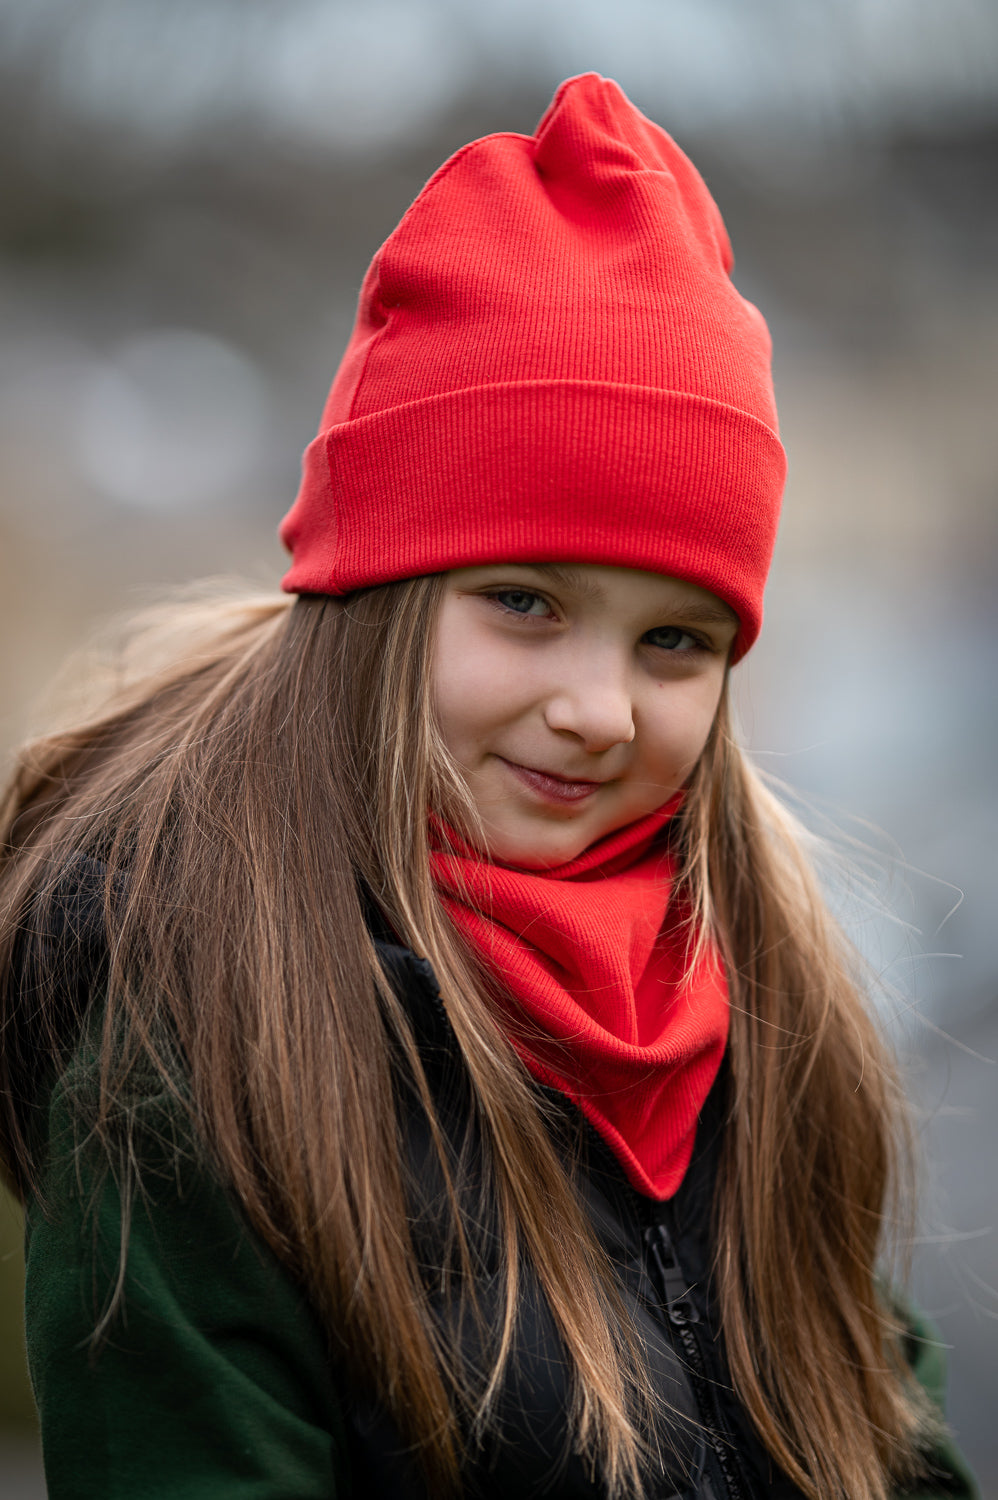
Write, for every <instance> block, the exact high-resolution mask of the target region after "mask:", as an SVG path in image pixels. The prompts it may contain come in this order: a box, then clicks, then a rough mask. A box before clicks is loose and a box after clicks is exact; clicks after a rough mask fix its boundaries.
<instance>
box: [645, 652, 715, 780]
mask: <svg viewBox="0 0 998 1500" xmlns="http://www.w3.org/2000/svg"><path fill="white" fill-rule="evenodd" d="M723 682H724V679H723V674H718V676H717V678H716V679H715V678H714V677H713V675H712V676H711V677H710V678H709V679H696V680H694V681H691V682H685V683H668V682H663V683H659V684H658V692H657V695H656V700H655V733H654V735H653V737H652V739H653V746H654V753H655V754H656V755H657V756H658V757H659V759H660V760H661V761H662V762H663V763H664V764H665V765H667V766H668V768H669V769H670V770H673V771H677V772H681V773H682V774H683V775H687V774H688V773H689V772H690V771H691V770H692V768H693V765H694V764H695V762H696V761H697V760H698V759H699V757H700V753H701V751H702V750H703V748H704V746H705V745H706V743H707V739H708V737H709V735H710V731H711V726H712V725H713V723H714V717H715V715H716V713H717V706H718V703H719V702H720V697H721V689H722V687H723Z"/></svg>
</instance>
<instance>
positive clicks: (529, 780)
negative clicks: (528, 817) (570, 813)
mask: <svg viewBox="0 0 998 1500" xmlns="http://www.w3.org/2000/svg"><path fill="white" fill-rule="evenodd" d="M499 759H501V760H503V764H504V765H507V766H508V767H509V769H510V770H511V771H512V772H513V774H514V776H516V777H517V779H518V780H519V781H521V782H522V783H523V785H524V786H526V787H529V789H530V790H531V791H532V792H535V793H536V794H537V795H538V796H540V797H543V798H545V799H546V800H547V801H549V802H558V803H562V804H564V803H566V802H582V801H584V800H585V798H586V797H590V796H592V794H593V792H595V791H597V790H598V789H599V788H600V787H601V786H602V785H603V782H602V781H567V780H566V779H565V777H564V776H556V775H554V774H553V773H552V772H550V771H535V770H532V769H531V767H530V766H520V765H517V763H516V761H513V760H505V759H503V757H501V756H500V757H499Z"/></svg>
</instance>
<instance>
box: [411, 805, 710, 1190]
mask: <svg viewBox="0 0 998 1500" xmlns="http://www.w3.org/2000/svg"><path fill="white" fill-rule="evenodd" d="M680 800H681V795H680V796H678V797H674V798H673V799H672V800H671V801H670V802H667V803H666V804H665V806H664V807H661V808H659V809H658V811H657V812H654V813H651V814H649V816H648V817H645V818H640V819H639V820H638V821H637V822H636V823H631V824H629V825H628V826H627V827H626V828H621V829H619V830H618V831H617V832H616V833H612V834H609V835H608V836H607V837H606V838H604V839H600V840H599V841H598V842H597V843H595V844H593V845H592V846H591V847H590V848H589V849H587V850H585V851H584V853H582V854H580V855H579V856H578V858H577V859H573V860H570V861H569V862H568V863H567V864H563V865H558V866H557V867H556V868H554V869H550V870H543V871H530V870H519V869H512V868H510V867H508V866H503V865H496V864H491V863H490V862H489V861H487V860H483V859H482V858H481V857H480V856H479V855H478V854H476V853H475V852H474V850H472V849H471V848H470V847H469V846H468V845H467V844H465V843H464V842H463V841H462V840H461V839H460V838H459V837H458V836H457V835H456V834H454V833H453V832H452V831H451V830H448V829H446V828H444V827H443V826H442V825H439V824H438V825H437V829H436V838H437V848H435V850H434V851H433V855H432V867H433V875H434V879H435V881H436V883H437V889H438V890H439V892H440V894H441V897H442V899H443V902H444V905H445V907H446V909H447V911H448V913H449V914H450V916H451V917H452V919H453V920H454V921H455V923H456V924H457V926H458V928H459V930H460V931H461V932H462V933H463V934H464V935H465V937H466V938H467V939H468V940H469V942H470V943H471V945H472V947H473V948H474V949H475V950H477V952H478V953H479V955H480V956H481V958H482V959H483V960H484V962H485V964H486V966H487V967H488V968H489V969H490V970H491V971H492V972H493V973H494V974H496V975H497V976H498V978H499V980H500V981H501V984H502V987H503V990H504V991H505V992H506V993H507V994H508V995H509V996H510V999H511V1003H513V1004H515V1005H516V1006H517V1007H518V1008H517V1009H511V1011H510V1016H509V1021H510V1035H511V1039H512V1041H513V1045H514V1046H515V1047H516V1050H517V1052H518V1053H519V1054H520V1056H521V1057H522V1059H523V1061H524V1063H525V1064H526V1066H527V1068H529V1070H530V1072H531V1073H532V1074H533V1075H534V1077H535V1078H537V1079H538V1080H539V1081H540V1082H541V1083H544V1084H549V1085H552V1086H553V1087H555V1088H556V1089H558V1090H560V1091H561V1092H562V1093H564V1094H566V1095H567V1096H568V1097H569V1098H570V1099H573V1100H574V1101H575V1102H576V1103H577V1104H578V1106H579V1108H580V1109H581V1110H582V1112H583V1113H584V1114H585V1115H586V1116H587V1117H588V1119H589V1120H590V1121H591V1122H592V1124H593V1125H594V1126H595V1127H596V1129H597V1130H598V1131H599V1133H600V1135H601V1136H602V1137H603V1138H604V1140H605V1141H607V1143H608V1144H609V1145H610V1147H611V1148H612V1149H613V1151H614V1153H615V1154H616V1156H617V1158H618V1160H619V1161H620V1163H621V1166H622V1167H623V1169H624V1171H625V1172H626V1174H627V1177H628V1180H629V1181H630V1182H631V1184H632V1185H633V1186H634V1187H635V1188H637V1189H638V1191H639V1192H641V1193H645V1194H646V1195H648V1196H649V1197H652V1198H669V1197H671V1196H672V1194H673V1193H674V1192H675V1191H676V1189H677V1188H678V1187H679V1184H680V1183H681V1182H682V1180H683V1174H684V1173H685V1171H686V1168H687V1166H688V1165H689V1160H690V1155H691V1153H692V1150H693V1138H694V1134H695V1131H696V1125H697V1118H698V1115H699V1112H700V1109H701V1107H702V1105H703V1103H704V1100H705V1099H706V1097H707V1094H708V1093H709V1091H710V1087H711V1084H712V1083H713V1082H714V1079H715V1077H716V1076H717V1071H718V1068H719V1067H720V1065H721V1058H722V1056H723V1054H724V1047H725V1043H726V1041H727V1035H728V991H727V984H726V982H725V977H724V971H723V968H722V966H721V962H720V958H719V957H718V956H717V955H716V954H710V955H708V957H707V959H706V960H705V961H704V962H702V963H701V964H700V965H698V966H697V967H696V968H695V969H694V970H693V972H692V973H689V974H687V973H686V929H685V926H684V918H685V912H684V911H683V910H682V909H681V908H680V904H679V903H678V902H677V901H674V900H673V899H672V886H673V876H674V863H675V862H674V859H673V856H672V855H671V854H670V853H669V852H668V850H667V849H665V848H663V846H662V842H661V840H657V839H656V836H657V835H658V834H660V833H661V831H662V829H663V828H664V827H665V825H666V824H667V823H668V821H669V819H670V818H671V817H672V814H673V813H674V812H675V810H676V808H677V807H678V805H679V802H680Z"/></svg>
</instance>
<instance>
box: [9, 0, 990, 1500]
mask: <svg viewBox="0 0 998 1500" xmlns="http://www.w3.org/2000/svg"><path fill="white" fill-rule="evenodd" d="M590 69H592V70H596V71H599V72H602V73H604V74H606V75H609V76H612V77H615V78H616V79H617V80H618V81H619V82H620V83H621V84H622V86H623V87H624V88H625V90H626V91H627V92H628V93H629V94H630V96H631V97H632V98H633V99H634V100H635V102H636V103H637V104H638V105H639V106H640V107H641V108H642V109H644V111H645V112H646V113H647V114H649V115H651V116H652V117H653V118H654V119H656V120H658V121H659V122H660V123H662V124H663V125H664V126H665V127H666V128H667V129H668V130H669V131H670V132H671V133H672V134H673V135H675V136H676V138H677V139H678V140H679V142H680V144H681V145H683V146H684V148H685V149H686V150H687V151H688V152H689V154H690V155H691V156H692V157H693V159H694V160H695V161H696V163H697V164H698V166H699V167H700V168H701V170H702V171H703V173H704V175H705V176H706V178H707V181H708V183H709V185H710V187H711V189H712V191H713V193H714V195H715V197H716V198H717V200H718V202H719V204H720V206H721V209H722V212H723V214H724V216H725V218H726V220H727V223H728V227H729V230H730V232H731V237H732V240H733V242H734V246H735V253H736V257H737V266H736V272H735V277H736V280H737V282H738V284H739V286H740V288H741V289H742V291H743V292H745V294H746V295H748V296H750V297H751V298H752V299H753V300H755V301H756V302H758V304H759V305H760V306H761V307H762V309H763V311H764V313H765V315H766V317H767V318H768V319H769V322H770V325H771V327H772V330H773V335H774V340H775V346H776V379H777V389H778V395H779V398H780V408H781V413H782V420H783V426H784V434H785V439H786V443H787V446H788V449H789V452H790V462H791V473H790V484H789V489H788V495H787V503H786V510H785V520H784V524H783V529H782V534H781V538H780V543H779V546H778V550H777V557H776V563H775V566H774V571H773V577H772V584H771V588H770V593H769V596H768V621H767V628H766V631H765V633H764V635H763V639H762V642H761V643H760V645H759V646H758V647H757V648H756V649H755V650H754V651H753V653H752V655H751V656H750V658H749V660H748V661H747V662H746V663H745V664H744V665H743V666H742V667H740V668H739V670H738V677H739V699H740V702H741V712H742V718H743V724H744V729H745V733H746V736H747V738H748V740H749V742H750V744H751V745H752V747H753V749H754V750H755V752H756V753H757V755H758V757H759V759H760V762H761V764H762V765H763V766H764V767H765V768H766V769H768V770H770V771H772V772H773V773H774V774H776V775H777V776H779V777H780V778H782V779H783V780H784V781H785V782H786V783H788V784H789V786H790V787H791V788H793V789H794V790H795V791H796V792H797V793H799V794H800V795H801V796H802V797H803V798H804V799H805V800H806V802H807V804H808V806H809V807H810V808H811V809H812V812H811V813H810V814H809V816H811V817H812V818H813V819H815V820H817V821H818V822H822V821H830V823H831V824H833V825H835V826H837V827H839V828H840V829H842V830H843V831H844V833H845V835H846V836H847V838H851V839H857V840H859V841H861V843H862V844H863V846H864V848H865V849H866V850H867V851H870V850H872V851H873V852H872V853H871V852H866V853H861V854H860V856H859V857H860V864H861V865H862V867H863V870H864V871H865V875H864V876H863V877H862V878H858V879H857V881H856V882H855V884H854V887H853V888H852V889H847V888H846V887H845V886H843V884H842V882H841V881H840V882H839V883H838V885H837V887H836V899H841V901H842V905H843V911H844V913H845V915H846V918H847V920H848V921H849V922H850V923H851V924H852V928H853V931H854V933H855V935H856V937H857V939H858V941H859V942H860V943H861V945H862V946H863V948H864V951H866V952H867V954H868V955H869V956H870V958H871V960H872V962H873V963H874V964H875V966H876V968H877V970H878V973H879V974H880V975H881V976H882V978H883V980H884V982H885V985H886V986H887V987H888V988H889V989H890V990H891V991H892V992H893V994H894V999H893V1001H892V1002H891V1004H890V1009H891V1011H892V1017H893V1019H892V1024H893V1026H894V1028H895V1032H896V1034H897V1036H898V1039H899V1042H900V1044H901V1046H902V1047H903V1049H904V1051H905V1055H906V1058H907V1060H908V1064H909V1075H910V1078H911V1089H912V1094H913V1097H914V1099H915V1101H916V1104H917V1107H918V1109H919V1113H920V1120H921V1122H922V1124H921V1132H922V1137H923V1140H924V1145H925V1150H926V1156H927V1160H928V1167H927V1177H926V1184H927V1185H926V1194H925V1203H924V1208H923V1215H922V1226H921V1232H920V1235H919V1244H918V1247H917V1251H916V1286H917V1293H918V1295H919V1297H920V1298H921V1300H922V1302H923V1304H924V1305H925V1306H926V1307H927V1308H928V1310H929V1311H930V1312H931V1313H932V1315H933V1316H934V1317H935V1319H936V1321H937V1323H938V1324H939V1325H940V1326H941V1328H942V1330H943V1334H944V1337H945V1339H946V1341H947V1343H948V1344H949V1345H951V1346H952V1354H951V1370H952V1379H951V1398H950V1415H951V1419H952V1422H953V1424H954V1426H955V1427H956V1429H957V1432H958V1434H959V1438H960V1441H961V1443H962V1445H963V1447H964V1449H965V1451H966V1452H967V1454H968V1455H969V1456H970V1458H971V1460H972V1462H973V1463H974V1465H975V1466H976V1469H977V1471H978V1474H979V1477H980V1480H981V1482H982V1486H983V1488H984V1493H985V1494H986V1495H998V1442H996V1426H995V1422H994V1402H995V1391H996V1389H998V1357H996V1322H995V1318H996V1313H998V1301H996V1297H995V1293H994V1291H993V1288H994V1287H995V1286H996V1284H998V1237H996V1234H995V1231H994V1222H995V1216H996V1212H998V1208H996V1204H998V1167H996V1151H995V1143H996V1134H998V1132H996V1126H998V1091H996V1086H995V1085H996V1080H998V1072H996V1065H995V1058H996V1056H998V950H996V947H995V943H994V939H993V929H994V926H995V898H996V880H995V861H996V856H995V848H996V842H998V785H996V779H995V776H994V766H995V746H996V738H995V729H996V718H998V711H996V694H995V682H996V665H998V663H996V649H995V624H996V621H995V614H996V598H995V591H994V587H993V574H994V566H995V559H996V554H998V496H996V477H998V443H996V435H995V434H996V427H998V423H996V406H995V389H996V366H998V195H996V192H995V186H996V183H998V171H996V169H998V7H996V6H995V5H994V3H993V0H948V3H947V4H946V5H945V6H941V5H939V4H937V3H935V0H810V3H809V4H807V5H801V4H799V3H798V0H614V3H613V5H612V6H611V5H608V4H598V3H596V0H571V3H569V0H529V3H528V0H488V3H487V4H481V3H477V0H365V3H364V5H362V6H361V5H358V4H356V3H355V4H346V3H339V0H172V3H171V4H170V5H163V4H162V3H160V0H32V4H31V5H30V6H28V5H25V4H24V3H23V0H0V118H2V123H3V127H4V128H3V129H2V131H0V168H2V174H3V182H4V191H3V194H2V196H0V315H2V319H3V340H2V350H0V630H2V640H3V652H2V658H0V750H2V751H4V752H6V751H7V750H9V748H10V747H11V746H13V744H14V743H15V742H16V741H17V739H18V738H19V737H20V736H21V735H23V734H24V733H25V732H26V731H27V730H28V729H30V728H31V726H32V723H33V722H34V720H33V708H32V704H33V701H34V700H35V698H36V697H37V695H38V693H39V692H40V690H41V689H42V688H43V687H44V685H45V683H46V681H47V680H48V679H49V678H50V677H51V675H52V673H53V672H54V670H55V669H56V668H57V667H58V666H59V664H60V662H61V660H62V658H63V656H64V655H65V653H66V651H67V649H68V648H71V647H73V646H75V645H77V644H78V643H79V641H80V639H81V638H82V637H84V636H85V635H86V634H87V633H88V632H89V631H90V630H91V628H92V627H94V626H95V625H96V624H97V623H98V622H99V621H101V620H102V619H104V618H106V617H107V616H108V614H110V613H113V612H115V611H118V610H120V609H121V608H123V607H128V606H129V605H131V604H133V603H135V602H138V601H139V600H140V599H141V598H143V597H144V596H145V594H146V593H147V592H148V591H149V589H150V588H157V587H159V586H161V585H164V584H169V583H173V582H181V581H184V580H187V579H190V578H193V577H198V576H201V575H206V574H215V573H224V574H242V575H245V576H248V577H250V578H252V579H253V580H255V581H257V582H261V581H262V582H264V583H266V584H267V585H268V586H269V585H271V584H275V583H276V581H277V579H278V578H279V576H280V573H281V571H282V556H281V552H280V548H279V545H278V543H277V541H276V537H275V527H276V524H277V521H278V520H279V518H280V516H281V515H282V513H283V512H284V510H285V509H286V508H287V506H288V504H289V503H290V501H291V499H292V498H293V495H294V492H295V488H296V483H297V473H298V461H299V456H300V453H301V450H302V449H303V447H304V446H305V444H306V443H307V442H308V441H309V439H310V438H311V437H312V435H313V432H314V429H315V425H316V422H317V419H318V415H319V412H320V410H321V406H322V402H323V399H324V396H325V392H326V388H327V386H328V383H329V379H330V377H331V375H332V372H333V369H334V367H335V365H336V362H337V359H338V357H339V354H340V353H341V351H342V348H343V346H344V343H345V341H346V338H347V335H348V333H349V328H350V325H351V321H352V317H353V311H354V305H355V301H356V296H357V292H358V289H359V286H360V282H361V278H362V276H363V273H364V270H365V268H366V265H367V262H368V260H369V259H370V257H371V255H372V253H373V252H374V250H375V249H376V247H377V246H378V244H379V243H380V241H381V240H382V239H383V238H384V237H385V235H386V234H387V233H388V232H389V231H390V230H391V228H392V227H393V225H394V224H395V223H396V221H397V220H398V218H399V216H400V215H401V213H402V212H403V211H404V209H405V208H406V206H407V205H408V203H409V201H410V200H411V199H412V197H413V196H414V195H415V194H416V193H417V192H418V191H419V188H420V187H421V186H422V183H423V182H424V181H425V179H426V177H427V176H428V175H429V174H430V173H431V172H432V171H433V170H434V169H435V167H436V166H437V165H438V164H439V163H440V162H441V161H442V160H443V159H444V158H445V157H446V156H447V155H449V154H450V153H451V152H452V151H453V150H455V149H456V148H457V147H458V146H460V145H462V144H463V143H464V142H465V141H467V140H469V139H471V138H473V137H474V136H477V135H481V134H484V133H487V132H489V131H492V130H521V131H524V132H527V133H529V132H531V131H532V130H533V128H534V126H535V124H536V122H537V119H538V118H539V116H540V114H541V113H542V111H543V109H544V108H545V106H546V104H547V102H548V100H549V98H550V95H551V93H552V92H553V90H554V88H555V86H556V85H557V83H558V82H559V81H560V80H561V79H562V78H564V77H566V76H568V75H570V74H572V73H576V72H581V71H586V70H590ZM871 898H872V902H871ZM879 906H883V908H884V910H883V911H881V912H880V913H879V914H878V911H877V908H878V907H879ZM20 1278H21V1263H20V1224H19V1220H18V1215H17V1212H16V1210H15V1209H14V1207H13V1206H12V1205H11V1204H10V1203H8V1202H6V1201H0V1488H2V1490H3V1493H4V1495H5V1496H8V1497H10V1500H15V1497H20V1500H30V1497H35V1496H40V1495H42V1494H43V1493H44V1488H43V1483H42V1480H41V1478H40V1468H39V1463H38V1458H37V1446H36V1437H35V1432H34V1421H33V1415H32V1406H31V1401H30V1395H29V1392H28V1388H27V1384H26V1380H25V1376H24V1365H23V1344H22V1335H21V1326H20V1297H21V1285H20Z"/></svg>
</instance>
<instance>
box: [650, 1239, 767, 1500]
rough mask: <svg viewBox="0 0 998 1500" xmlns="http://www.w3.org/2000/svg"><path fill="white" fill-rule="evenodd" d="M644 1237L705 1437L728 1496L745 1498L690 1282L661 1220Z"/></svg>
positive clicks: (737, 1499) (731, 1498) (733, 1498)
mask: <svg viewBox="0 0 998 1500" xmlns="http://www.w3.org/2000/svg"><path fill="white" fill-rule="evenodd" d="M644 1241H645V1245H646V1246H647V1247H648V1256H649V1260H650V1261H651V1264H652V1266H653V1267H654V1269H655V1271H656V1272H657V1277H658V1282H659V1287H660V1290H661V1292H662V1295H663V1298H664V1306H665V1310H666V1312H667V1313H668V1316H669V1322H670V1323H671V1324H672V1326H673V1328H674V1329H675V1330H676V1338H677V1340H678V1342H679V1344H680V1345H681V1346H682V1350H683V1353H684V1354H685V1356H686V1363H687V1367H688V1369H689V1371H690V1374H691V1376H692V1378H693V1390H694V1395H695V1397H696V1401H697V1405H698V1407H699V1409H700V1412H701V1414H702V1415H703V1416H704V1418H705V1419H706V1420H704V1423H703V1433H704V1437H705V1439H706V1441H707V1444H708V1446H709V1448H710V1450H711V1452H712V1453H713V1454H714V1457H715V1458H716V1459H717V1465H718V1468H719V1469H720V1471H721V1478H722V1480H723V1482H724V1486H725V1489H726V1492H727V1494H728V1496H729V1500H745V1490H744V1488H743V1486H742V1484H741V1481H740V1480H739V1478H738V1475H737V1473H736V1472H735V1468H734V1465H733V1463H732V1461H731V1455H732V1452H733V1448H732V1444H731V1440H730V1437H729V1435H728V1433H727V1431H726V1429H725V1426H724V1423H723V1421H722V1419H721V1413H720V1410H719V1408H718V1404H717V1400H716V1398H715V1396H714V1393H713V1390H712V1389H711V1382H710V1380H709V1378H708V1375H707V1367H706V1363H705V1361H704V1357H703V1351H702V1350H701V1348H700V1341H699V1339H698V1338H697V1335H696V1333H695V1332H694V1325H695V1324H697V1323H699V1322H700V1314H699V1312H698V1311H697V1308H696V1305H695V1303H694V1302H693V1301H692V1299H691V1297H690V1286H689V1283H688V1282H687V1280H686V1278H685V1276H684V1275H683V1272H682V1268H681V1267H680V1264H679V1261H678V1259H677V1258H676V1252H675V1248H674V1246H673V1243H672V1239H671V1238H670V1235H669V1231H668V1229H666V1227H665V1225H664V1224H661V1223H654V1224H646V1225H645V1229H644Z"/></svg>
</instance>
